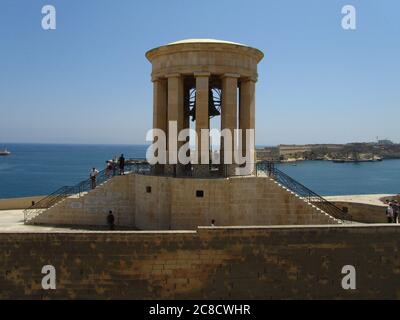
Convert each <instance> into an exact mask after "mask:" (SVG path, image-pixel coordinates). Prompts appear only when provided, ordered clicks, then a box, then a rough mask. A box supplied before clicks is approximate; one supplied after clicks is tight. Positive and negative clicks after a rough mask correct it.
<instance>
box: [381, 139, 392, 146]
mask: <svg viewBox="0 0 400 320" xmlns="http://www.w3.org/2000/svg"><path fill="white" fill-rule="evenodd" d="M378 144H379V145H381V146H388V145H393V144H394V142H393V141H391V140H388V139H384V140H378Z"/></svg>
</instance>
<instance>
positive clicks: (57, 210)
mask: <svg viewBox="0 0 400 320" xmlns="http://www.w3.org/2000/svg"><path fill="white" fill-rule="evenodd" d="M134 188H135V185H134V180H133V179H129V178H128V176H116V177H114V178H112V179H110V180H108V181H106V182H105V183H104V184H102V185H100V186H98V187H97V188H96V189H95V190H91V191H89V192H88V193H84V194H82V195H80V196H79V195H75V196H71V197H69V198H67V199H65V200H63V201H62V202H60V203H58V204H57V205H55V206H54V207H51V208H50V209H48V210H46V211H44V212H42V213H40V214H39V215H38V216H36V217H35V218H34V219H33V220H32V221H30V223H31V224H54V225H86V226H106V225H107V214H108V212H109V210H111V211H112V212H113V214H114V216H115V224H116V226H117V227H130V228H133V227H134V226H135V211H134V210H135V207H134V195H135V192H134Z"/></svg>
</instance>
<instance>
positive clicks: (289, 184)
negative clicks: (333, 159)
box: [24, 160, 352, 222]
mask: <svg viewBox="0 0 400 320" xmlns="http://www.w3.org/2000/svg"><path fill="white" fill-rule="evenodd" d="M205 166H209V165H205ZM155 169H156V166H153V165H150V164H149V163H148V162H147V161H145V160H140V161H139V160H136V161H135V160H131V161H129V162H128V163H127V164H126V165H125V172H126V173H128V172H130V173H140V174H146V175H159V174H157V173H155V172H156V170H155ZM192 169H193V168H191V169H190V170H187V171H183V172H179V173H178V172H177V170H176V166H174V168H173V170H172V171H171V172H169V173H163V174H162V175H166V176H173V177H192V176H193V171H192ZM223 171H224V172H225V173H226V172H227V170H223ZM259 172H264V173H266V175H267V176H268V177H270V178H272V179H274V180H275V181H277V182H278V183H279V184H281V185H282V186H284V187H285V188H287V189H289V190H290V191H292V192H294V193H295V194H297V195H298V196H300V197H301V198H303V199H304V200H306V201H307V202H309V203H311V204H313V205H314V206H316V207H317V208H319V209H320V210H322V211H324V212H325V213H327V214H329V215H331V216H332V217H334V218H336V219H340V220H346V221H351V220H352V217H351V215H350V214H348V213H346V212H343V211H342V210H341V209H340V208H338V207H337V206H336V205H334V204H333V203H332V202H329V201H328V200H326V199H325V198H323V197H322V196H320V195H319V194H317V193H315V192H314V191H312V190H310V189H309V188H307V187H306V186H304V185H303V184H301V183H300V182H298V181H296V180H295V179H293V178H292V177H290V176H288V175H287V174H286V173H284V172H282V171H280V170H279V169H277V168H276V166H275V164H274V163H273V162H271V161H260V162H257V164H256V166H255V173H256V175H258V174H259ZM225 173H222V175H216V176H218V177H221V176H222V177H226V174H225ZM116 175H119V170H118V168H117V167H116V165H114V168H113V170H112V171H111V172H110V170H107V169H104V170H102V171H100V172H99V173H98V175H97V176H96V187H97V186H99V185H101V184H103V183H104V182H106V181H108V180H109V179H111V178H112V177H114V176H116ZM210 177H211V176H210ZM92 189H93V188H92V182H91V179H90V178H89V179H86V180H83V181H81V182H80V183H78V184H76V185H75V186H64V187H61V188H59V189H58V190H56V191H55V192H53V193H51V194H50V195H48V196H46V197H44V198H42V199H41V200H39V201H38V202H36V203H35V204H33V205H32V206H30V207H29V208H27V209H25V210H24V221H25V222H28V221H29V220H30V219H31V218H33V217H35V216H36V215H37V214H38V213H40V211H41V210H45V209H48V208H50V207H52V206H54V205H56V204H57V203H59V202H61V201H62V200H64V199H65V198H68V197H70V196H72V195H78V196H81V194H82V193H84V192H88V191H90V190H92Z"/></svg>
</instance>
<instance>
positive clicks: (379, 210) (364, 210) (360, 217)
mask: <svg viewBox="0 0 400 320" xmlns="http://www.w3.org/2000/svg"><path fill="white" fill-rule="evenodd" d="M333 203H334V204H335V205H336V206H338V207H339V208H341V209H342V208H347V209H348V212H349V214H350V215H351V217H352V219H353V221H357V222H361V223H386V222H387V219H386V207H385V206H375V205H372V204H366V203H357V202H347V201H334V202H333Z"/></svg>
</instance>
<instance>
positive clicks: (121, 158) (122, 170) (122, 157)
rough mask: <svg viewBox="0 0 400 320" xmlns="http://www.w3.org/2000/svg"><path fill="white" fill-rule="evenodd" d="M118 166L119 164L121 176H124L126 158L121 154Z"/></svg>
mask: <svg viewBox="0 0 400 320" xmlns="http://www.w3.org/2000/svg"><path fill="white" fill-rule="evenodd" d="M118 164H119V174H120V175H121V176H122V175H124V174H125V158H124V155H123V154H121V156H120V157H119V159H118Z"/></svg>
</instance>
